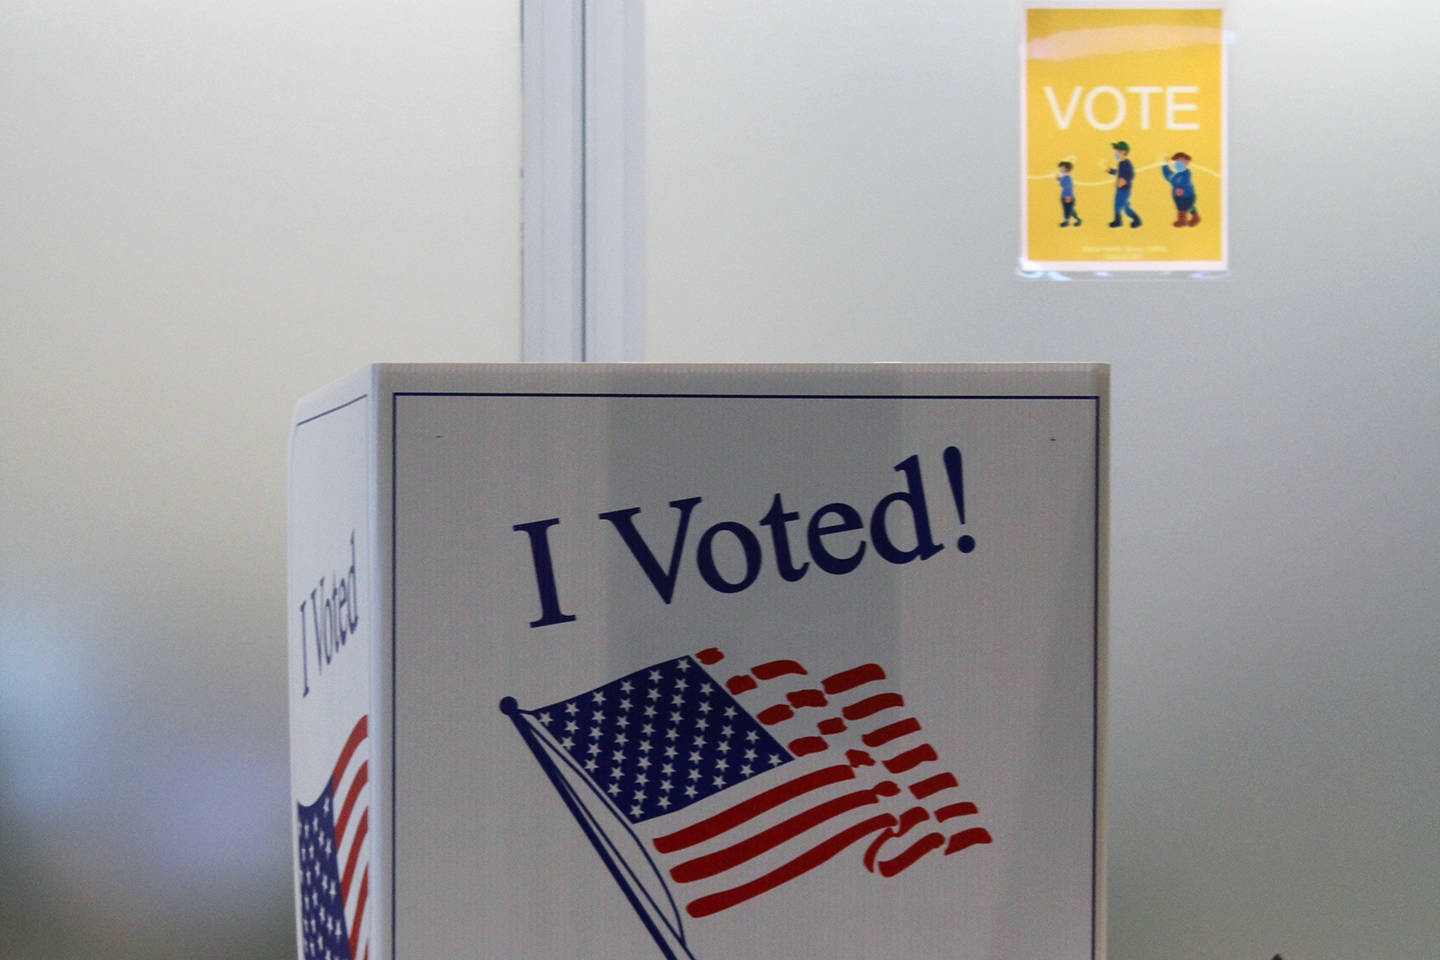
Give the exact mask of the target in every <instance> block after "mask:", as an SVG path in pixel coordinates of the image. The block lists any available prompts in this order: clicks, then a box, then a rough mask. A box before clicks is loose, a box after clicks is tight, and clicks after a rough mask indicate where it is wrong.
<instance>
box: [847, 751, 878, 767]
mask: <svg viewBox="0 0 1440 960" xmlns="http://www.w3.org/2000/svg"><path fill="white" fill-rule="evenodd" d="M845 759H846V760H849V761H850V766H852V767H873V766H875V758H874V757H872V756H870V754H868V753H866V752H865V751H864V750H846V751H845Z"/></svg>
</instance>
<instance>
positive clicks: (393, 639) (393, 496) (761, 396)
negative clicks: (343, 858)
mask: <svg viewBox="0 0 1440 960" xmlns="http://www.w3.org/2000/svg"><path fill="white" fill-rule="evenodd" d="M401 397H510V398H516V399H527V398H541V397H555V398H581V397H591V398H594V399H599V400H606V399H608V400H618V399H635V400H646V399H653V400H1082V401H1091V402H1094V404H1095V438H1094V447H1093V453H1094V457H1095V462H1094V476H1093V479H1092V483H1093V485H1094V497H1093V505H1094V514H1093V516H1092V520H1093V522H1094V538H1093V543H1092V555H1091V556H1092V559H1091V571H1090V575H1091V628H1090V629H1091V647H1090V650H1091V653H1090V682H1091V694H1090V956H1091V958H1092V960H1094V958H1095V948H1096V937H1097V935H1098V930H1097V918H1098V913H1099V889H1098V887H1097V886H1096V882H1097V880H1098V879H1099V849H1100V835H1099V830H1098V827H1099V817H1100V811H1099V793H1100V428H1101V415H1102V409H1101V404H1100V396H1099V394H934V393H927V394H875V393H845V394H833V393H593V392H584V391H574V392H568V391H567V392H548V391H535V392H515V391H455V390H402V391H396V392H394V393H392V394H391V395H390V960H397V957H396V948H397V946H398V943H399V938H398V932H397V924H396V918H397V910H398V908H397V901H398V897H397V895H396V894H397V892H398V890H399V877H400V870H399V865H400V864H399V857H398V856H397V855H396V825H397V823H398V816H399V814H398V809H399V797H398V794H397V791H396V786H397V784H398V782H399V781H398V779H397V775H396V774H397V771H398V770H399V766H400V762H399V750H398V742H399V741H398V738H397V736H396V710H395V705H396V695H395V691H396V687H397V683H396V659H397V654H396V648H397V640H398V639H399V633H398V626H397V625H398V624H399V622H400V616H399V613H400V596H399V590H398V587H399V573H398V568H399V563H398V560H399V549H398V540H399V538H398V534H399V519H398V516H397V510H396V507H397V506H398V493H397V491H398V489H399V485H398V483H397V482H396V481H397V479H398V473H399V456H398V453H397V449H396V448H397V443H396V441H397V439H398V427H397V423H398V420H399V417H398V414H399V409H400V398H401ZM362 399H364V397H363V396H361V397H357V398H356V400H362ZM354 402H356V401H355V400H351V401H349V403H346V404H342V405H341V407H336V408H335V409H336V410H338V409H341V408H342V407H345V406H349V405H350V403H354ZM332 412H334V411H333V410H329V411H326V413H332ZM324 415H325V414H318V416H324ZM312 419H313V418H312ZM302 422H305V421H302ZM296 426H299V424H296Z"/></svg>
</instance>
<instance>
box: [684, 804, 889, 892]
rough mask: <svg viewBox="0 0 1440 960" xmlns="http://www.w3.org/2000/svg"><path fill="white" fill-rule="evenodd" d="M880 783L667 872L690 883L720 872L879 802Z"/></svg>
mask: <svg viewBox="0 0 1440 960" xmlns="http://www.w3.org/2000/svg"><path fill="white" fill-rule="evenodd" d="M887 782H888V781H887ZM881 786H883V784H881V785H877V786H876V788H875V789H873V790H856V791H855V792H854V793H847V794H845V795H844V796H841V797H835V798H834V799H833V800H827V801H825V802H824V803H822V804H820V805H819V806H815V807H811V808H810V809H809V810H805V811H803V812H801V813H797V814H796V815H795V816H793V817H791V818H790V819H788V820H784V821H782V822H780V823H777V824H775V826H773V827H770V828H769V829H768V830H762V831H760V832H759V833H757V834H755V835H754V836H753V837H747V838H746V839H744V840H741V841H740V842H739V843H736V844H732V845H731V846H728V847H726V848H725V849H723V850H716V851H715V852H714V853H708V854H706V855H705V856H703V857H696V858H695V859H694V860H686V861H685V862H684V863H681V864H677V865H676V866H675V867H674V868H672V869H671V871H670V876H671V877H673V878H674V879H675V881H676V882H677V883H693V882H694V881H696V880H704V879H705V878H706V877H713V876H715V875H716V874H718V873H724V872H725V871H726V870H729V869H730V868H731V867H737V866H739V865H740V864H742V863H744V862H745V861H747V860H753V859H755V858H756V857H758V856H760V854H762V853H765V852H766V851H768V850H774V849H775V848H776V847H778V846H780V844H782V843H784V842H786V841H787V840H793V839H794V838H795V837H798V836H800V834H802V833H804V832H805V831H807V830H811V829H813V828H815V827H818V826H819V825H820V824H822V823H824V822H825V821H827V820H832V819H834V818H835V817H838V816H840V815H841V814H844V813H849V812H850V811H851V810H855V809H858V808H860V807H866V806H870V805H871V804H875V803H879V802H880V787H881ZM890 786H892V787H894V786H895V785H894V784H890ZM896 789H897V790H898V788H896Z"/></svg>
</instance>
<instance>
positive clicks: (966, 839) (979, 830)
mask: <svg viewBox="0 0 1440 960" xmlns="http://www.w3.org/2000/svg"><path fill="white" fill-rule="evenodd" d="M992 842H994V841H992V840H991V839H990V831H989V830H986V829H984V828H983V827H971V828H970V829H969V830H962V831H960V832H959V833H957V834H955V836H953V837H951V838H950V842H949V843H948V844H946V845H945V853H946V855H947V856H948V855H949V854H952V853H959V852H960V851H961V850H964V849H965V848H966V847H970V846H974V845H975V844H977V843H992Z"/></svg>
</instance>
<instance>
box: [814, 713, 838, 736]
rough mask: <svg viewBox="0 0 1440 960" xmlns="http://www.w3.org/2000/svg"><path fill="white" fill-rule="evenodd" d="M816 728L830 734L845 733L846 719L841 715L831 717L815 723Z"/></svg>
mask: <svg viewBox="0 0 1440 960" xmlns="http://www.w3.org/2000/svg"><path fill="white" fill-rule="evenodd" d="M815 729H817V730H819V731H820V732H821V733H824V734H830V735H834V734H837V733H844V732H845V721H844V720H841V719H840V718H839V717H831V718H830V719H828V720H821V721H820V722H819V723H817V724H815Z"/></svg>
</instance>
